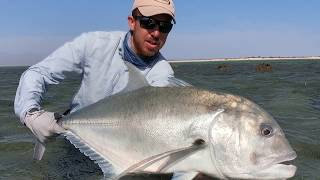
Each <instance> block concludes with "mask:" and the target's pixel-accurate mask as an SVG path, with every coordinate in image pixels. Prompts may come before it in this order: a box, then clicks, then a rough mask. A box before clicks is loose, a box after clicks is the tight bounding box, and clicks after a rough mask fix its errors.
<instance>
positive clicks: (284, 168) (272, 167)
mask: <svg viewBox="0 0 320 180" xmlns="http://www.w3.org/2000/svg"><path fill="white" fill-rule="evenodd" d="M296 157H297V154H296V152H294V151H293V152H291V153H289V154H286V155H283V156H278V157H277V158H276V159H277V160H276V161H274V162H273V163H271V164H269V165H268V166H266V168H263V169H262V170H261V171H258V172H257V174H264V175H267V176H269V177H268V178H279V179H287V178H291V177H293V176H294V175H295V173H296V170H297V167H296V166H294V165H292V161H293V160H294V159H295V158H296ZM265 177H266V176H265Z"/></svg>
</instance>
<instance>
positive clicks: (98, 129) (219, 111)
mask: <svg viewBox="0 0 320 180" xmlns="http://www.w3.org/2000/svg"><path fill="white" fill-rule="evenodd" d="M60 123H61V126H62V127H63V128H65V129H66V132H65V134H64V135H65V136H66V137H67V139H69V141H70V142H71V143H72V144H74V145H75V146H76V147H77V148H79V149H80V151H81V152H83V153H84V154H85V155H87V156H89V157H90V158H91V159H92V160H94V161H95V162H96V163H97V164H98V165H99V166H100V168H101V169H102V171H103V172H104V174H105V176H108V177H111V178H119V177H121V176H122V175H124V174H126V173H129V172H141V171H143V172H151V173H152V172H158V173H159V172H160V173H170V172H186V173H189V172H202V173H205V174H207V175H209V176H213V177H217V178H221V179H229V178H236V179H287V178H290V177H292V176H294V174H295V171H296V167H295V166H294V165H286V164H283V162H285V161H290V160H293V159H295V158H296V153H295V152H294V150H293V149H292V148H291V147H290V145H289V143H288V141H287V140H286V138H285V135H284V133H283V131H282V130H281V128H280V126H279V125H278V124H277V122H276V121H275V120H274V119H273V118H272V117H271V116H270V114H268V113H267V112H266V111H264V110H263V109H262V108H260V107H259V106H258V105H257V104H255V103H253V102H251V101H249V100H247V99H245V98H243V97H239V96H235V95H231V94H225V93H218V92H213V91H207V90H201V89H198V88H195V87H164V88H159V87H150V86H149V87H142V88H139V89H137V90H134V91H130V92H126V93H121V94H118V95H114V96H111V97H108V98H105V99H103V100H101V101H99V102H97V103H95V104H93V105H90V106H88V107H85V108H83V109H81V110H79V111H77V112H75V113H72V114H70V115H68V116H66V117H64V118H63V119H62V121H61V122H60Z"/></svg>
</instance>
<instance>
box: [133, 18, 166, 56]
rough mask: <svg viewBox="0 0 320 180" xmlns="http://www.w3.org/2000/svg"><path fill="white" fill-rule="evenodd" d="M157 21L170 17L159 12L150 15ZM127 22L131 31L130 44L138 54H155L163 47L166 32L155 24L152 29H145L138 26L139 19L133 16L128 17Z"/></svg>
mask: <svg viewBox="0 0 320 180" xmlns="http://www.w3.org/2000/svg"><path fill="white" fill-rule="evenodd" d="M152 18H153V19H154V20H157V21H167V22H170V21H171V19H172V18H171V17H170V16H169V15H167V14H159V15H155V16H152ZM128 24H129V27H130V30H131V31H132V32H133V33H132V39H131V46H132V47H133V49H134V51H135V52H136V53H137V55H138V56H140V57H142V58H145V57H150V56H153V55H155V54H156V53H158V52H159V50H160V49H161V48H162V47H163V45H164V44H165V42H166V39H167V36H168V33H162V32H160V31H159V27H158V25H157V27H156V28H154V29H145V28H143V27H141V26H140V22H139V20H136V19H134V17H132V16H129V17H128Z"/></svg>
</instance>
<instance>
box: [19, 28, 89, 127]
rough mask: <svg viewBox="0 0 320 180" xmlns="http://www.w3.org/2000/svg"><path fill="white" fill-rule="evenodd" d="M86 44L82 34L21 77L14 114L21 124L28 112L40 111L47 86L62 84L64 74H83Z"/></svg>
mask: <svg viewBox="0 0 320 180" xmlns="http://www.w3.org/2000/svg"><path fill="white" fill-rule="evenodd" d="M87 41H88V38H87V35H86V34H82V35H81V36H79V37H78V38H76V39H74V40H73V41H71V42H67V43H65V44H64V45H63V46H62V47H60V48H58V49H57V50H56V51H54V52H53V53H52V54H51V55H49V56H48V57H47V58H45V59H44V60H43V61H41V62H39V63H37V64H35V65H33V66H31V67H30V68H28V69H27V70H26V71H25V72H24V73H23V74H22V75H21V78H20V82H19V86H18V88H17V92H16V96H15V101H14V110H15V114H16V115H17V116H19V118H20V120H21V122H23V121H24V117H25V114H26V112H27V111H28V110H30V109H31V108H40V105H41V101H42V99H43V95H44V93H45V92H46V90H47V86H48V85H50V84H59V83H60V82H61V81H62V80H63V79H64V78H65V75H64V73H65V72H76V73H82V72H83V64H82V61H83V58H84V57H85V54H86V43H87Z"/></svg>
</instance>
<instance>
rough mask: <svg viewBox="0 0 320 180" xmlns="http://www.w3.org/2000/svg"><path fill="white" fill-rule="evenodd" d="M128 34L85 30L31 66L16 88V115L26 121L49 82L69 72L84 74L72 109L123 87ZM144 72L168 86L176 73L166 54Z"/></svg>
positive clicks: (150, 79)
mask: <svg viewBox="0 0 320 180" xmlns="http://www.w3.org/2000/svg"><path fill="white" fill-rule="evenodd" d="M125 35H126V32H90V33H84V34H82V35H81V36H79V37H77V38H76V39H74V40H73V41H71V42H67V43H65V44H64V45H63V46H62V47H60V48H59V49H57V50H56V51H55V52H53V53H52V54H51V55H49V56H48V57H47V58H45V59H44V60H43V61H41V62H39V63H37V64H35V65H33V66H31V67H30V68H28V69H27V70H26V71H25V72H24V73H23V74H22V76H21V79H20V83H19V86H18V89H17V92H16V97H15V102H14V110H15V113H16V115H17V116H19V117H20V120H21V121H22V122H23V120H24V117H25V114H26V112H27V111H28V110H30V109H32V108H40V106H41V101H42V99H43V95H44V93H45V92H46V90H47V85H50V84H59V83H60V82H61V81H62V80H63V79H64V78H65V75H64V73H65V72H75V73H78V74H81V75H82V81H81V85H80V88H79V91H78V92H77V94H76V95H75V96H74V99H73V101H72V103H71V112H74V111H76V110H78V109H80V108H83V107H85V106H88V105H90V104H92V103H95V102H97V101H99V100H101V99H103V98H105V97H107V96H110V95H113V94H115V93H118V92H120V91H121V90H123V89H124V88H125V87H126V84H127V82H128V76H129V75H128V69H127V66H126V65H125V64H124V57H123V41H124V40H125ZM141 72H142V73H143V74H144V75H145V77H146V79H147V81H148V82H149V84H150V85H151V86H166V85H168V84H169V82H168V78H170V77H173V70H172V68H171V66H170V64H169V63H168V62H167V61H166V60H165V58H164V57H163V56H162V55H160V56H159V60H158V62H157V63H156V64H155V65H154V66H153V67H151V68H147V69H145V70H141Z"/></svg>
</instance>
